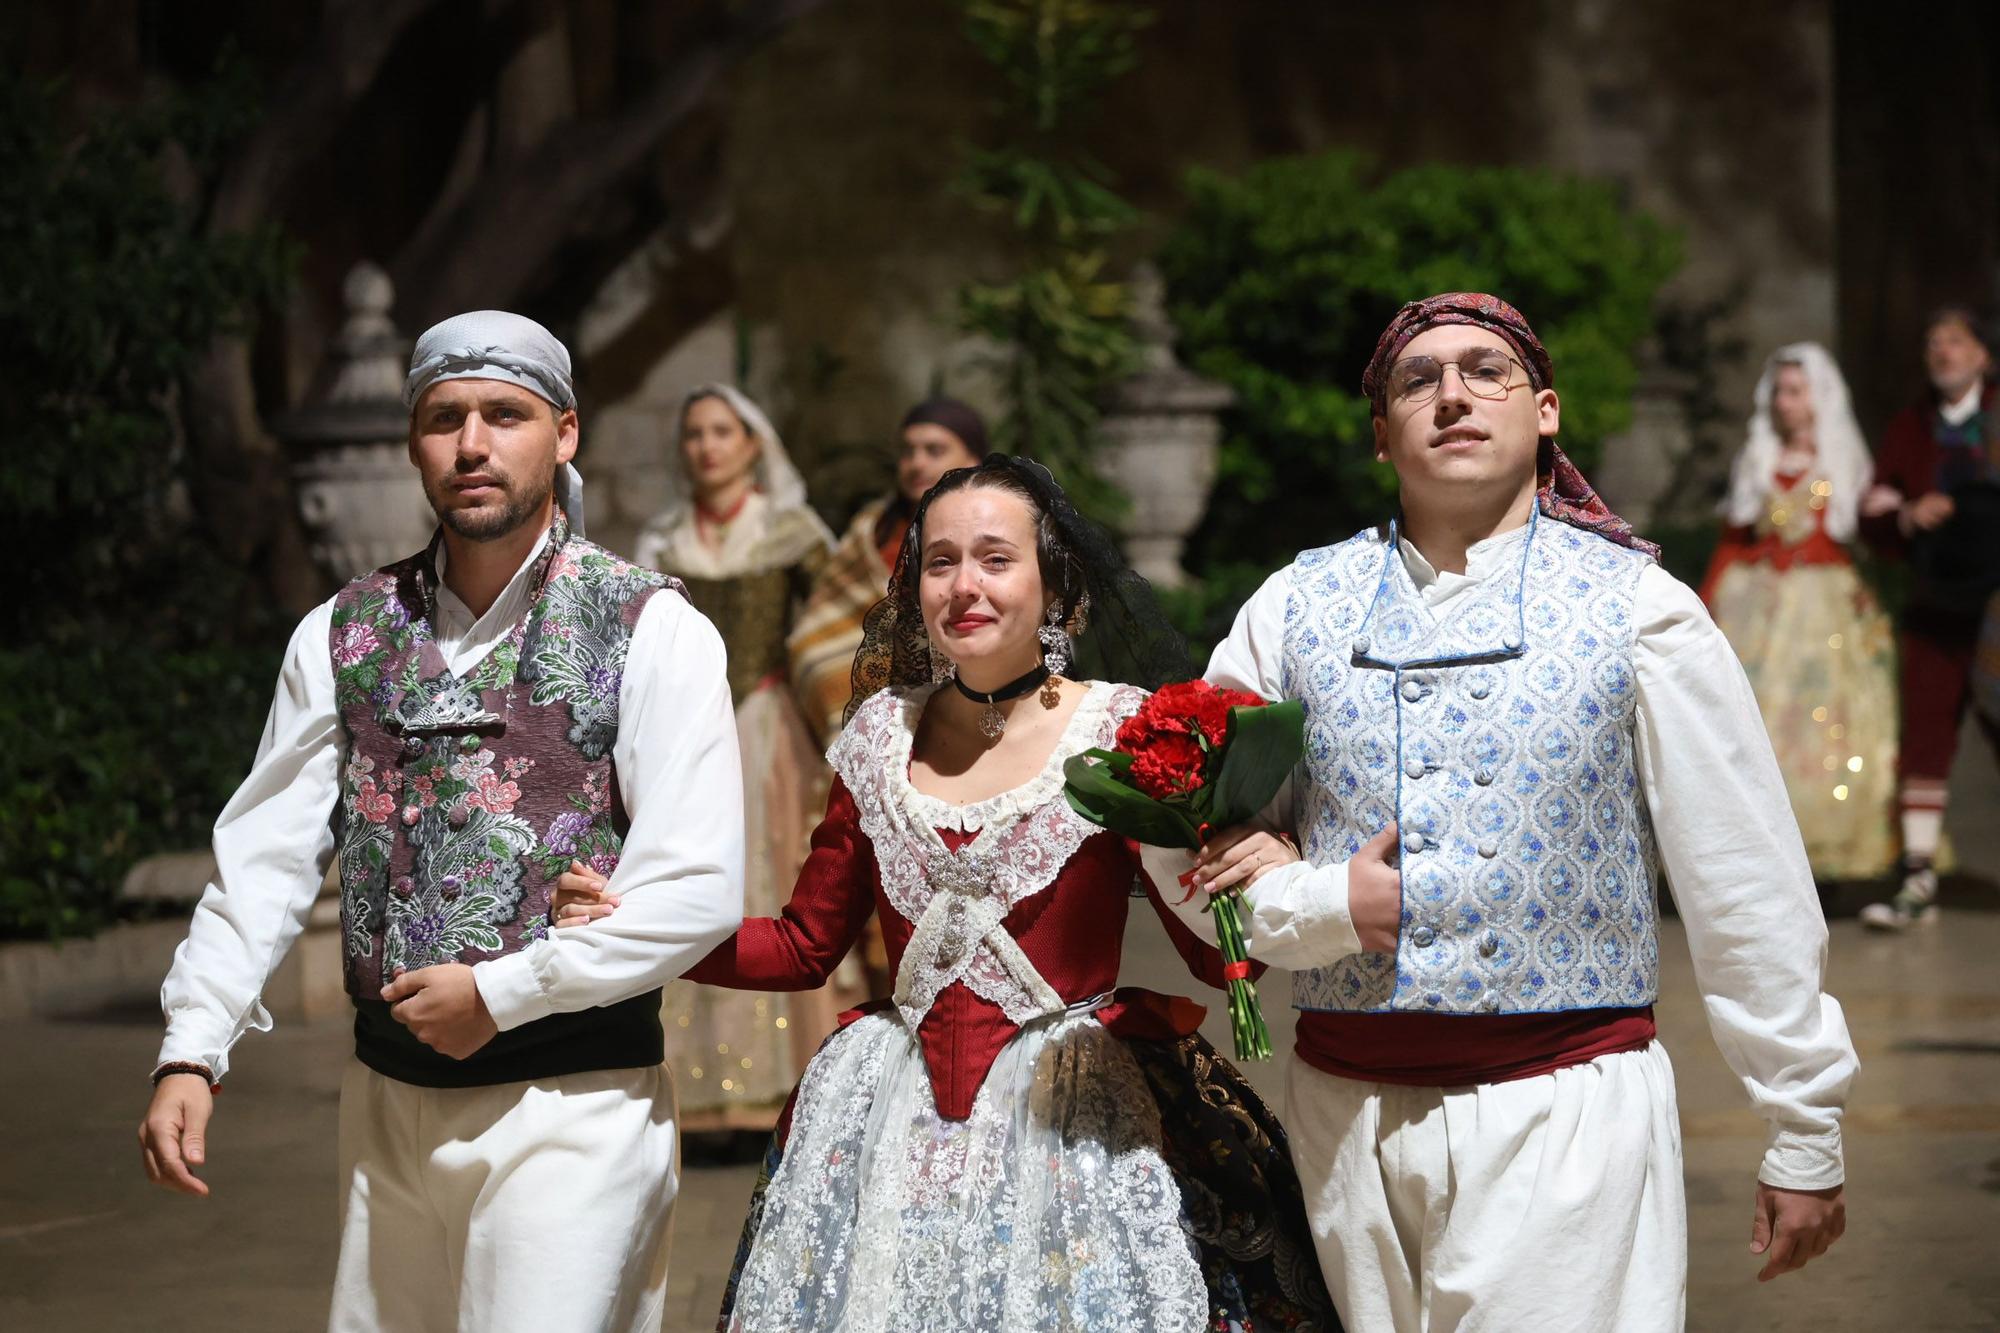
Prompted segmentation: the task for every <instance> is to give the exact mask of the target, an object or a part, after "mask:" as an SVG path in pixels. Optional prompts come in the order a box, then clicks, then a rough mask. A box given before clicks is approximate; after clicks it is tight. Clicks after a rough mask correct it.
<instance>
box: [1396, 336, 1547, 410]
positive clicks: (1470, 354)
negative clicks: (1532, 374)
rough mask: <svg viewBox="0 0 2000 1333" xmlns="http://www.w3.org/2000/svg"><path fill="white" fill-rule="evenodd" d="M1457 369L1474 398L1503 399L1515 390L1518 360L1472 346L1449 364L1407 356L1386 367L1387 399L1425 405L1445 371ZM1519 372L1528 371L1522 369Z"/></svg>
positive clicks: (1497, 351) (1436, 388) (1435, 392)
mask: <svg viewBox="0 0 2000 1333" xmlns="http://www.w3.org/2000/svg"><path fill="white" fill-rule="evenodd" d="M1446 366H1456V367H1457V368H1458V378H1459V380H1460V382H1461V383H1463V384H1464V385H1465V391H1466V392H1467V393H1469V394H1471V395H1472V396H1473V397H1474V398H1505V397H1506V396H1507V394H1508V393H1509V392H1510V391H1511V390H1513V389H1514V388H1516V387H1517V386H1516V385H1515V384H1514V383H1513V379H1514V368H1515V367H1516V366H1521V363H1520V362H1519V361H1516V360H1515V359H1514V358H1513V357H1511V356H1508V355H1507V354H1506V353H1505V352H1503V351H1500V350H1499V349H1498V348H1494V347H1474V348H1471V349H1469V350H1467V351H1464V352H1461V353H1459V355H1458V356H1457V357H1456V358H1455V359H1454V360H1451V361H1440V360H1438V359H1437V358H1436V357H1434V356H1406V357H1404V358H1403V359H1402V360H1401V361H1398V362H1397V363H1396V364H1395V365H1393V366H1391V367H1389V396H1390V397H1392V398H1396V399H1399V400H1400V401H1403V402H1406V403H1428V402H1429V401H1430V400H1431V399H1432V398H1433V397H1435V396H1436V395H1437V391H1438V385H1440V384H1442V383H1444V368H1445V367H1446ZM1521 373H1522V374H1524V375H1525V374H1527V373H1528V368H1527V367H1526V366H1521Z"/></svg>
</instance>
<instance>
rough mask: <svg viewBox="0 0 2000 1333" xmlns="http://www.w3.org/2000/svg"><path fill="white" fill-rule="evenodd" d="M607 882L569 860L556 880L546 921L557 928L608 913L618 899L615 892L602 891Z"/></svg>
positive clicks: (578, 862) (592, 871) (574, 924)
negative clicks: (559, 877)
mask: <svg viewBox="0 0 2000 1333" xmlns="http://www.w3.org/2000/svg"><path fill="white" fill-rule="evenodd" d="M609 882H610V881H608V880H606V879H605V878H604V876H602V875H600V874H598V873H597V872H596V871H594V870H592V869H591V868H590V867H588V866H586V865H585V864H583V862H581V861H571V862H570V863H569V869H568V870H565V871H564V872H563V874H562V878H561V879H559V880H557V881H556V891H555V894H554V896H553V897H551V898H550V899H549V920H551V921H553V922H555V924H556V926H557V928H559V929H560V928H561V927H564V926H581V925H584V924H586V923H587V922H591V921H595V920H597V919H598V918H600V917H607V916H610V915H611V913H612V911H613V910H614V909H616V908H617V906H618V902H619V899H618V896H617V895H616V894H612V893H606V892H605V891H604V890H605V885H606V884H608V883H609Z"/></svg>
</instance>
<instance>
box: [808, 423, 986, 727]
mask: <svg viewBox="0 0 2000 1333" xmlns="http://www.w3.org/2000/svg"><path fill="white" fill-rule="evenodd" d="M984 457H986V423H985V422H984V421H983V420H981V419H980V416H979V413H977V412H975V411H974V410H973V409H972V408H970V407H968V406H967V405H966V404H964V403H961V402H959V401H958V400H957V399H956V398H927V399H925V400H924V401H923V402H921V403H918V404H917V405H916V406H915V407H913V408H911V409H910V410H909V411H908V412H907V413H906V414H904V417H903V424H902V426H901V428H900V434H899V440H898V452H897V455H896V489H895V490H893V491H891V492H890V493H889V494H887V495H884V496H880V497H878V498H876V499H874V500H871V501H869V502H868V503H867V504H865V505H863V506H861V510H860V512H859V513H857V514H855V516H854V519H853V521H852V522H850V523H849V524H848V525H847V531H846V533H845V534H843V535H842V537H841V539H840V545H839V546H838V547H836V548H835V549H834V553H833V558H832V559H831V560H829V561H827V563H826V567H825V568H824V569H823V570H821V571H820V575H819V577H818V578H817V579H816V580H814V582H813V589H812V594H811V596H809V597H808V598H807V599H806V604H805V606H804V607H802V608H801V609H800V611H799V617H798V620H797V622H796V623H795V624H794V625H793V627H792V637H791V640H790V642H788V643H787V644H786V649H787V651H788V653H789V655H790V659H791V671H792V689H793V691H794V692H795V693H796V694H797V695H798V699H799V704H800V706H801V707H803V708H804V709H805V712H806V720H807V722H808V723H810V724H811V726H812V727H813V729H814V731H815V732H816V733H817V734H818V736H819V739H820V743H821V744H823V745H831V744H833V739H834V737H836V736H838V735H839V734H840V725H841V722H842V721H843V720H844V719H845V718H846V716H847V701H848V699H849V698H850V697H852V694H853V688H854V687H853V680H852V676H853V671H854V653H855V650H856V649H858V648H860V647H861V621H862V618H863V617H864V616H866V615H867V614H868V608H870V607H871V606H874V605H875V603H876V602H878V601H880V600H881V599H882V590H883V589H884V588H886V587H888V586H889V571H890V570H891V569H892V568H894V567H895V564H896V553H897V552H898V551H900V550H901V549H902V546H903V535H904V534H905V533H907V532H908V531H909V530H910V516H911V515H912V514H914V513H915V512H916V509H917V501H919V500H921V499H923V496H924V492H925V491H928V490H929V489H930V488H931V487H932V486H935V485H936V484H937V480H938V478H939V477H942V476H943V475H944V474H945V473H947V472H949V471H950V470H951V469H953V468H956V467H971V466H972V465H973V464H975V463H977V462H978V461H979V460H980V459H982V458H984Z"/></svg>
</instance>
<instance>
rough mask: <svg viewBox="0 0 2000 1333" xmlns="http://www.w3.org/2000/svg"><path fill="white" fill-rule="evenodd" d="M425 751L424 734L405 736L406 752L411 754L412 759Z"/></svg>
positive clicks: (404, 751) (404, 747)
mask: <svg viewBox="0 0 2000 1333" xmlns="http://www.w3.org/2000/svg"><path fill="white" fill-rule="evenodd" d="M423 752H424V738H423V737H422V736H405V737H403V753H404V754H406V755H408V756H410V758H412V759H415V758H416V757H417V756H418V755H420V754H422V753H423Z"/></svg>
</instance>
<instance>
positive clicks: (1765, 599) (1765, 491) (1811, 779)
mask: <svg viewBox="0 0 2000 1333" xmlns="http://www.w3.org/2000/svg"><path fill="white" fill-rule="evenodd" d="M1755 402H1756V406H1755V409H1754V410H1753V411H1752V412H1751V414H1750V433H1749V438H1748V439H1747V440H1746V441H1745V442H1744V445H1743V449H1742V452H1740V453H1739V454H1738V455H1737V456H1736V462H1735V466H1734V468H1733V469H1732V472H1731V475H1730V485H1729V495H1728V497H1727V499H1725V500H1724V501H1723V505H1722V513H1723V517H1724V521H1725V522H1726V523H1727V524H1728V525H1729V526H1728V529H1727V531H1726V532H1725V533H1724V534H1723V538H1722V543H1721V545H1719V546H1718V547H1717V548H1716V551H1715V557H1714V559H1713V561H1712V562H1711V563H1710V565H1709V570H1708V576H1707V578H1706V579H1704V580H1703V582H1702V588H1701V597H1702V600H1703V601H1704V602H1706V603H1707V604H1708V607H1709V610H1710V612H1711V613H1712V614H1713V615H1714V616H1715V622H1716V624H1717V625H1718V626H1719V627H1720V628H1721V629H1722V632H1723V633H1724V634H1725V635H1727V636H1728V638H1729V642H1730V645H1731V646H1732V647H1734V648H1735V649H1736V655H1737V656H1738V657H1739V658H1741V659H1742V661H1743V669H1744V671H1745V672H1746V673H1748V675H1749V677H1750V684H1751V687H1752V688H1753V689H1754V690H1755V691H1756V694H1757V702H1758V705H1759V707H1760V708H1761V710H1762V712H1763V714H1764V726H1765V729H1766V730H1767V731H1769V732H1770V736H1771V745H1772V748H1773V749H1774V750H1775V751H1776V752H1777V756H1778V764H1779V767H1780V768H1781V769H1782V770H1783V771H1784V776H1785V787H1786V790H1787V792H1788V794H1789V795H1790V797H1791V803H1792V809H1793V810H1794V811H1795V812H1797V814H1798V820H1799V831H1800V832H1801V833H1802V834H1804V835H1805V844H1806V853H1807V855H1808V857H1809V858H1810V859H1811V861H1812V867H1813V873H1814V874H1815V876H1817V877H1818V878H1819V879H1821V880H1841V879H1868V878H1872V877H1874V876H1876V875H1880V874H1883V873H1885V872H1886V871H1887V870H1888V869H1889V867H1890V865H1891V864H1892V863H1893V861H1894V859H1895V855H1896V847H1895V838H1894V835H1893V831H1892V828H1891V824H1890V813H1891V807H1892V805H1893V803H1894V796H1895V769H1896V733H1895V722H1894V719H1895V716H1896V677H1895V657H1894V640H1893V638H1892V636H1891V634H1890V626H1889V621H1888V617H1887V616H1886V615H1885V614H1884V613H1883V611H1882V608H1881V607H1880V606H1879V605H1878V604H1877V603H1876V600H1875V597H1874V594H1873V593H1872V592H1870V591H1869V589H1868V586H1867V585H1866V584H1865V583H1863V582H1862V580H1861V576H1860V574H1859V573H1858V572H1857V571H1856V569H1855V567H1854V561H1853V559H1852V557H1851V556H1850V555H1849V554H1848V551H1847V544H1848V543H1850V542H1852V541H1854V539H1855V534H1856V525H1857V516H1858V513H1859V508H1860V506H1861V504H1862V503H1863V501H1864V497H1866V495H1867V494H1868V491H1869V482H1870V479H1871V477H1872V473H1873V465H1872V463H1871V461H1870V458H1869V454H1868V447H1867V445H1866V444H1865V443H1864V442H1863V441H1862V437H1861V429H1860V427H1859V426H1858V425H1857V424H1856V423H1855V420H1854V412H1853V409H1852V408H1851V407H1850V406H1849V404H1848V397H1847V383H1846V381H1845V380H1843V379H1842V378H1841V374H1840V368H1839V367H1838V366H1836V365H1835V364H1834V362H1833V358H1832V357H1831V356H1829V355H1828V354H1827V351H1826V349H1825V348H1823V347H1821V346H1820V345H1819V344H1817V343H1792V344H1790V345H1788V346H1785V347H1781V348H1779V349H1778V350H1777V351H1775V352H1773V353H1772V354H1771V357H1770V359H1769V360H1768V361H1766V362H1765V364H1764V374H1763V377H1762V378H1761V379H1759V380H1758V381H1757V392H1756V399H1755Z"/></svg>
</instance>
